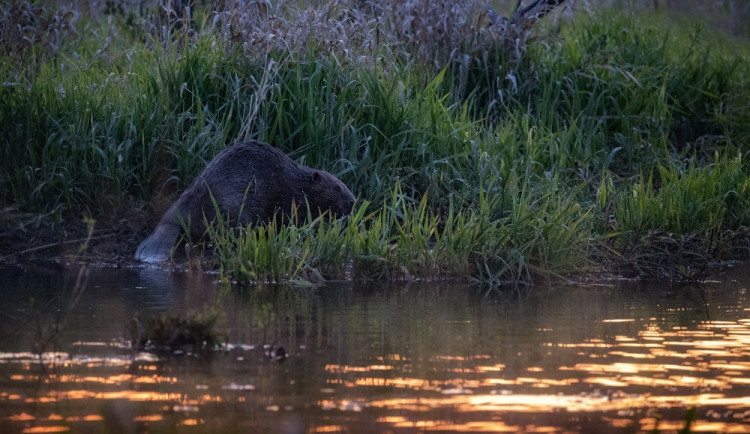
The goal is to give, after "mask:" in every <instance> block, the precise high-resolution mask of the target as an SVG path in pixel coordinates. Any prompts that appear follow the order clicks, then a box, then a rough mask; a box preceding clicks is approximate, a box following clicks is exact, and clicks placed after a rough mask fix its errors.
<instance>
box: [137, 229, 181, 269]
mask: <svg viewBox="0 0 750 434" xmlns="http://www.w3.org/2000/svg"><path fill="white" fill-rule="evenodd" d="M179 236H180V228H179V226H175V225H172V224H164V223H160V224H159V225H158V226H157V227H156V229H155V230H154V233H152V234H151V235H149V236H148V238H146V239H145V240H143V242H142V243H141V245H140V246H138V250H136V251H135V259H139V260H141V261H143V262H151V263H154V262H164V261H166V260H168V259H169V256H170V254H171V253H172V248H173V247H174V245H175V243H176V242H177V237H179Z"/></svg>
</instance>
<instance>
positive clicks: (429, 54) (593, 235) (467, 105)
mask: <svg viewBox="0 0 750 434" xmlns="http://www.w3.org/2000/svg"><path fill="white" fill-rule="evenodd" d="M324 3H325V4H321V5H313V6H311V7H310V8H309V9H304V8H299V7H297V6H296V3H295V4H292V3H288V2H283V1H282V2H277V3H274V4H273V5H271V6H270V7H268V8H266V9H264V10H261V11H259V12H258V13H259V14H260V15H258V14H255V15H253V14H252V13H250V12H252V11H244V10H243V11H238V10H232V9H231V5H232V3H231V2H227V5H228V6H227V8H228V9H226V10H223V11H210V10H206V9H202V8H198V9H196V11H195V12H194V16H193V17H192V20H187V19H186V18H187V17H186V16H182V15H181V14H173V13H167V12H168V11H167V12H164V11H163V10H162V12H161V13H160V12H159V9H151V10H147V11H145V12H139V11H135V10H133V11H126V12H122V13H116V14H113V15H104V14H99V15H97V14H89V15H86V16H83V15H77V16H76V15H75V14H69V11H68V10H67V9H65V10H63V9H61V10H59V11H51V10H50V11H47V10H45V9H43V8H40V7H37V6H33V5H30V4H26V3H24V4H21V5H20V6H18V5H16V6H13V7H3V12H4V15H3V18H2V19H3V20H4V23H5V24H14V23H17V22H18V21H19V20H20V19H21V18H20V17H21V16H22V14H19V13H18V11H17V10H16V9H14V8H20V7H28V8H31V10H32V11H33V14H35V15H34V16H36V17H37V18H38V19H37V20H36V21H34V22H33V23H27V24H28V25H29V26H32V27H33V26H34V25H35V26H37V27H36V30H37V33H38V34H39V37H38V38H37V39H29V40H28V44H26V45H24V44H16V43H14V44H6V45H5V46H3V47H2V48H3V50H2V51H0V73H2V74H3V77H4V78H3V85H2V87H0V99H1V100H2V101H3V104H2V107H0V131H1V132H2V134H0V204H1V208H0V209H2V211H1V212H0V224H2V227H3V231H5V230H9V229H12V228H13V227H15V226H17V225H19V224H20V222H21V221H27V220H28V218H29V216H30V215H39V216H45V217H44V219H46V221H47V222H48V224H56V225H63V226H64V222H65V221H68V220H70V219H77V218H81V217H82V216H92V217H94V218H96V219H97V220H98V221H106V220H107V218H111V219H118V218H121V216H122V215H124V214H125V213H126V212H127V210H128V209H131V208H145V209H149V203H150V202H151V201H152V200H153V199H154V197H157V196H161V195H166V196H167V197H174V194H175V192H178V191H181V190H182V189H184V188H186V187H187V185H189V183H190V182H191V181H192V179H193V178H194V177H195V176H196V175H197V174H198V173H199V172H200V170H201V169H202V168H203V167H204V166H205V164H206V162H207V161H209V160H210V159H211V158H212V157H213V156H214V155H216V153H218V152H219V151H220V150H221V149H223V148H224V147H225V146H227V145H229V144H231V143H234V142H235V141H241V140H246V139H259V140H263V141H267V142H270V143H273V144H274V145H275V146H277V147H279V148H280V149H282V150H283V151H285V152H287V153H289V154H290V155H291V156H292V158H294V159H295V160H297V161H299V162H301V163H304V164H306V165H310V166H313V167H316V168H320V169H325V170H328V171H330V172H332V173H334V174H335V175H337V176H338V177H339V178H341V179H342V180H343V181H344V183H345V184H347V185H348V186H349V187H350V189H351V190H352V191H353V192H354V193H355V195H356V196H358V198H359V202H358V205H357V208H356V209H355V211H354V213H353V214H352V215H351V216H350V217H348V219H346V220H345V221H333V222H330V221H326V220H324V219H320V220H315V221H310V220H309V219H308V221H306V222H304V223H303V224H301V225H299V226H291V227H287V226H279V225H275V224H274V225H270V226H267V227H257V228H240V229H231V230H230V229H228V228H221V227H216V228H214V230H213V233H212V234H211V237H210V238H211V239H212V240H213V244H212V245H213V246H214V248H215V251H216V258H217V262H218V263H219V266H220V267H221V268H222V269H223V270H224V271H225V272H227V273H229V274H231V275H232V276H233V277H235V278H237V279H240V280H246V281H290V280H292V281H293V280H308V281H321V279H343V278H354V279H414V278H423V279H441V278H469V279H475V280H478V281H483V282H489V283H502V282H517V283H518V282H522V283H527V282H533V281H538V280H540V279H543V278H546V277H550V276H565V275H569V274H570V273H581V272H586V271H587V270H591V269H601V268H604V269H606V270H612V271H616V272H617V271H618V270H622V269H623V267H625V268H628V267H629V268H630V269H634V270H637V271H636V274H637V275H640V276H647V277H648V276H657V277H659V276H666V275H675V274H674V273H673V272H672V271H674V270H677V269H679V268H680V267H682V269H681V271H680V272H682V271H685V270H684V269H685V267H688V266H689V267H692V268H691V270H693V271H690V272H686V273H683V274H684V275H687V276H697V275H699V274H701V273H702V272H700V273H699V272H695V269H696V267H697V265H695V264H693V263H691V264H689V265H685V264H683V263H681V262H679V261H673V262H674V264H676V265H674V264H672V262H670V263H669V264H672V265H669V264H668V265H667V266H666V268H665V266H664V265H663V264H664V263H665V262H664V261H662V260H661V259H663V252H664V251H667V252H671V254H670V256H671V257H672V259H675V258H676V257H677V256H680V255H682V256H691V255H693V256H695V257H700V258H701V259H702V262H701V263H704V265H701V267H703V268H705V267H707V265H705V264H710V263H713V262H715V261H717V260H720V259H727V258H730V257H737V256H738V254H739V256H743V255H745V257H746V255H747V251H746V249H744V250H743V248H742V246H743V245H746V243H745V244H743V242H742V239H743V237H742V234H746V233H747V231H746V228H747V226H748V218H750V215H749V211H748V209H750V206H749V205H750V204H748V201H749V200H750V199H749V198H750V191H748V188H750V187H749V184H748V182H749V181H748V177H747V175H748V170H749V166H748V164H747V153H748V151H749V150H750V147H749V146H750V145H748V143H749V142H748V140H750V130H749V129H748V125H750V92H748V88H750V78H748V77H750V74H749V73H750V71H749V69H750V66H749V65H750V62H748V58H749V56H750V54H749V53H750V48H748V45H747V44H746V43H744V42H742V41H739V40H735V39H731V38H730V37H728V36H724V35H720V34H717V33H715V32H713V31H711V30H710V29H707V28H706V27H704V26H701V25H699V24H696V23H695V22H689V21H679V22H678V23H677V24H670V23H669V22H667V21H665V20H659V19H658V18H654V17H652V16H649V15H647V14H643V13H637V12H635V13H621V12H616V11H612V10H605V11H601V12H597V13H595V14H589V13H585V12H581V11H578V12H576V13H574V14H573V18H572V19H571V18H562V19H560V20H557V21H554V22H553V21H549V22H542V23H541V24H543V25H542V26H541V27H540V29H539V30H538V31H537V32H535V33H531V34H530V35H534V36H535V39H528V40H523V41H521V45H520V46H519V47H517V49H513V50H511V49H509V46H508V44H507V43H508V39H507V38H506V36H508V35H510V33H507V32H508V31H509V30H507V29H506V30H504V31H505V32H506V33H504V34H503V33H498V32H501V31H503V28H499V27H497V26H494V25H493V24H492V23H491V22H488V21H487V20H486V17H485V15H483V12H481V11H480V10H479V9H477V7H478V6H477V5H478V3H476V2H470V1H467V2H465V4H464V3H462V5H463V6H465V7H463V8H462V9H461V10H460V11H459V12H460V13H459V12H457V13H456V14H454V15H455V17H454V19H453V20H446V16H449V15H446V14H445V13H443V12H444V10H443V9H441V8H443V7H448V6H446V5H448V4H447V3H446V4H443V3H440V2H436V3H435V5H434V7H432V9H429V10H423V11H422V13H420V14H419V15H415V12H414V10H408V9H405V7H404V6H403V5H401V4H400V3H398V2H391V3H389V2H385V3H381V4H380V5H379V6H377V10H369V9H357V8H355V7H354V6H352V5H349V4H348V3H346V2H343V1H342V2H324ZM426 4H427V3H425V5H426ZM254 7H256V6H254ZM257 7H260V6H257ZM441 11H442V12H441ZM232 12H236V13H234V14H233V13H232ZM264 14H265V15H264ZM358 14H359V15H358ZM264 16H265V17H266V18H267V19H260V18H259V17H261V18H262V17H264ZM55 17H56V18H55ZM415 17H418V19H419V21H418V22H417V21H414V20H415ZM271 18H273V19H271ZM302 18H305V19H307V21H304V20H302ZM311 19H312V20H313V21H315V22H317V23H318V25H317V26H311V27H305V26H300V25H297V24H298V23H301V22H309V20H311ZM301 20H302V21H301ZM108 23H111V24H108ZM296 23H297V24H296ZM405 23H412V24H409V25H406V24H405ZM440 26H443V27H442V28H444V29H446V30H445V32H444V33H441V34H432V33H429V31H428V29H436V28H441V27H440ZM9 28H11V27H7V26H5V27H3V29H9ZM71 28H75V30H76V31H75V32H72V31H69V30H70V29H71ZM430 31H432V30H430ZM45 32H47V33H45ZM232 32H235V33H232ZM270 34H273V35H275V38H273V39H271V38H270V37H268V38H265V39H263V38H261V39H259V35H266V36H268V35H270ZM105 35H107V36H105ZM3 40H4V41H6V42H7V41H10V39H3ZM102 41H105V42H102ZM0 45H2V44H0ZM302 220H304V218H302ZM673 245H674V246H677V247H679V248H676V249H672V248H671V247H670V248H667V247H665V246H673ZM660 252H661V253H660ZM743 252H744V253H743ZM655 258H656V259H659V260H658V261H656V262H658V263H659V264H662V265H658V266H650V265H649V264H652V263H654V259H655ZM673 265H674V266H673ZM665 270H666V271H665ZM670 270H671V271H670ZM678 271H679V270H678Z"/></svg>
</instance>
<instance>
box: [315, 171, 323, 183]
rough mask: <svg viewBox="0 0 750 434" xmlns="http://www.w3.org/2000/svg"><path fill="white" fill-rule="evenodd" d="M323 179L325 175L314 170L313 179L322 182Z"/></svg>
mask: <svg viewBox="0 0 750 434" xmlns="http://www.w3.org/2000/svg"><path fill="white" fill-rule="evenodd" d="M322 179H323V177H322V176H320V173H318V172H313V174H312V180H313V182H320V181H321V180H322Z"/></svg>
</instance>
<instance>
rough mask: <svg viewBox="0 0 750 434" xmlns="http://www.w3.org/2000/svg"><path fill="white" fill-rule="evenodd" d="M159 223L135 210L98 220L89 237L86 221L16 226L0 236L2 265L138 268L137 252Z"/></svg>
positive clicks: (35, 223)
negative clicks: (81, 264)
mask: <svg viewBox="0 0 750 434" xmlns="http://www.w3.org/2000/svg"><path fill="white" fill-rule="evenodd" d="M156 223H157V220H156V218H155V217H154V216H152V215H149V214H148V213H146V212H144V211H142V210H137V209H134V210H132V211H128V212H127V213H126V214H125V215H122V216H118V217H117V218H111V219H103V220H97V221H96V222H95V224H94V227H93V231H92V232H91V233H90V234H89V228H88V226H87V223H86V222H85V221H84V220H83V219H80V220H78V219H74V220H70V221H67V222H65V223H64V224H55V225H50V224H46V223H37V222H33V221H31V222H28V223H26V224H23V225H15V226H14V227H10V228H6V229H5V230H4V231H3V232H2V233H0V264H31V263H40V264H50V265H52V264H59V265H67V264H70V263H74V262H85V263H89V264H92V265H100V266H105V267H106V266H111V267H122V266H132V265H136V264H137V263H138V261H136V260H135V259H134V256H133V255H134V254H135V250H136V248H137V247H138V244H139V243H140V242H141V241H142V240H143V239H144V238H146V237H147V236H148V234H149V233H150V231H151V230H153V228H154V226H156Z"/></svg>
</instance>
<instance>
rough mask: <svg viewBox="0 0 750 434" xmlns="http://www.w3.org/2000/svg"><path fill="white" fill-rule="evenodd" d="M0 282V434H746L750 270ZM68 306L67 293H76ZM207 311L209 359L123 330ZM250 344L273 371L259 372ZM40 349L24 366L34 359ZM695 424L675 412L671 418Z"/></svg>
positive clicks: (70, 276) (16, 278) (153, 273)
mask: <svg viewBox="0 0 750 434" xmlns="http://www.w3.org/2000/svg"><path fill="white" fill-rule="evenodd" d="M76 277H77V272H76V270H51V269H40V268H25V269H14V268H6V269H0V282H1V283H0V291H2V293H3V296H4V297H3V301H2V302H1V303H0V319H1V321H0V339H1V340H0V432H2V433H13V432H26V433H35V432H68V431H72V432H176V431H179V432H182V431H195V432H283V433H297V432H342V431H343V432H414V431H444V432H459V431H472V432H501V431H508V432H515V431H526V432H559V431H584V432H618V431H619V432H634V431H635V432H637V431H651V430H653V429H654V428H658V429H659V430H660V431H661V432H669V431H676V430H680V429H682V428H683V427H684V426H685V424H686V421H689V422H690V423H691V429H692V430H693V431H710V432H716V431H723V432H728V431H732V432H750V299H749V296H750V294H748V286H749V285H750V273H748V272H747V271H742V270H735V271H734V272H733V273H732V274H730V275H728V276H720V277H719V280H721V282H709V283H706V284H704V285H702V286H699V287H694V286H687V287H680V288H671V289H669V288H666V287H665V286H664V285H643V284H636V283H632V282H625V283H621V282H611V283H606V284H598V285H590V286H564V285H562V286H561V285H556V286H553V287H549V288H548V287H536V288H534V289H533V290H532V291H531V292H530V293H529V294H516V293H497V292H488V291H486V289H485V290H482V289H477V288H473V287H464V286H461V285H456V284H435V283H424V284H407V285H404V284H400V285H391V286H389V285H375V284H360V283H358V284H351V283H348V284H347V283H340V284H333V283H332V284H329V285H327V286H325V287H322V288H318V289H313V288H286V287H273V286H266V287H252V288H245V289H242V288H238V287H232V286H231V285H220V284H218V283H217V276H215V275H206V274H200V273H192V274H191V273H169V272H165V271H159V270H150V269H147V270H129V269H124V270H92V271H91V272H90V275H89V279H88V282H87V285H86V286H85V289H84V290H83V291H73V288H75V286H76ZM79 295H80V297H79V298H78V300H77V302H76V301H75V299H76V297H77V296H79ZM165 312H168V313H170V314H172V315H176V314H182V315H186V316H190V315H200V314H202V315H206V314H207V313H209V312H221V315H220V322H219V326H218V330H219V331H220V332H221V334H222V339H223V340H224V341H226V342H228V343H229V344H230V345H229V349H228V350H226V351H222V352H215V353H212V355H211V356H209V357H197V356H192V355H167V356H158V357H157V356H155V355H153V354H150V353H141V352H137V351H136V350H134V349H131V348H129V347H128V346H127V345H126V344H125V342H126V341H127V338H128V337H129V332H128V324H130V323H131V320H132V319H133V318H134V316H136V314H137V317H138V318H139V319H140V320H141V321H145V319H146V318H148V317H150V316H159V315H163V314H164V313H165ZM264 345H274V346H275V347H278V346H281V347H283V348H284V349H285V350H286V351H287V352H288V354H289V357H288V358H287V359H286V360H285V361H283V362H277V361H273V360H270V359H269V358H268V357H266V355H265V354H264ZM39 354H41V358H40V356H39ZM693 408H694V409H695V411H694V413H693V411H692V410H691V409H693Z"/></svg>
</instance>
